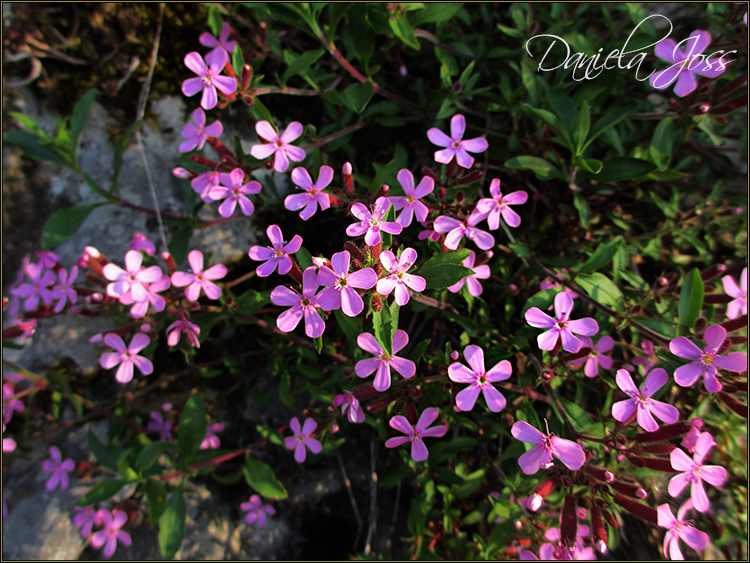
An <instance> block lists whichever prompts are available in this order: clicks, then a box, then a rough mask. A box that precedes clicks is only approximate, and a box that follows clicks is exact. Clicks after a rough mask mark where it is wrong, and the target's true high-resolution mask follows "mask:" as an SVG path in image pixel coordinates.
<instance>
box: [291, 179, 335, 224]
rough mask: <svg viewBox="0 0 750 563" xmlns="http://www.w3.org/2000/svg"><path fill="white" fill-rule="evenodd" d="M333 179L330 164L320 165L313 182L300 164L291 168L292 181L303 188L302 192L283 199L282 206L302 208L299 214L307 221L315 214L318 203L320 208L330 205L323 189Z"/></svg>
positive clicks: (326, 207) (293, 208)
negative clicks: (316, 177)
mask: <svg viewBox="0 0 750 563" xmlns="http://www.w3.org/2000/svg"><path fill="white" fill-rule="evenodd" d="M331 180H333V168H331V167H330V166H321V167H320V172H319V173H318V181H317V182H315V183H314V184H313V181H312V178H310V174H309V173H308V171H307V170H305V169H304V168H302V167H301V166H299V167H297V168H295V169H294V170H292V182H294V185H295V186H297V187H298V188H300V189H302V190H305V193H303V194H291V195H288V196H286V199H284V207H286V208H287V209H288V210H289V211H297V210H298V209H302V208H303V207H304V209H302V211H301V212H300V214H299V216H300V218H301V219H302V220H303V221H307V220H308V219H309V218H310V217H312V216H313V215H315V212H316V211H317V210H318V205H320V209H321V210H325V209H328V208H329V207H330V205H331V198H330V196H329V195H328V194H327V193H325V192H324V191H323V189H324V188H325V187H326V186H327V185H328V184H330V183H331Z"/></svg>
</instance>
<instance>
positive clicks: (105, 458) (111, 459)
mask: <svg viewBox="0 0 750 563" xmlns="http://www.w3.org/2000/svg"><path fill="white" fill-rule="evenodd" d="M88 444H89V450H90V451H91V453H92V454H93V455H94V458H95V459H96V461H98V462H99V463H101V464H102V465H103V466H104V467H106V468H107V469H111V470H112V471H117V462H118V461H119V460H120V457H122V455H123V454H124V453H125V449H124V448H121V447H120V446H115V445H108V444H104V443H102V442H101V441H100V440H99V438H97V437H96V434H94V432H93V431H92V430H91V429H90V428H89V433H88Z"/></svg>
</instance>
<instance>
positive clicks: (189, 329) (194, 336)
mask: <svg viewBox="0 0 750 563" xmlns="http://www.w3.org/2000/svg"><path fill="white" fill-rule="evenodd" d="M182 333H184V334H185V335H186V336H187V339H188V342H190V345H191V346H192V347H193V348H200V347H201V344H200V341H199V340H198V335H199V334H200V333H201V329H200V327H199V326H198V325H195V324H193V323H191V322H190V321H187V320H179V321H175V322H173V323H172V324H171V325H169V326H168V327H167V344H169V345H170V346H177V343H178V342H179V341H180V334H182Z"/></svg>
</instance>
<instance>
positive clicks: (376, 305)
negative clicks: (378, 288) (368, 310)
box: [370, 293, 383, 313]
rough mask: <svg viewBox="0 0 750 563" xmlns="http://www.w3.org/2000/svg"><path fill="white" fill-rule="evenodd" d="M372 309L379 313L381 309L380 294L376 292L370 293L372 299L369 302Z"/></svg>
mask: <svg viewBox="0 0 750 563" xmlns="http://www.w3.org/2000/svg"><path fill="white" fill-rule="evenodd" d="M370 304H371V306H372V310H373V311H375V312H376V313H379V312H380V311H382V310H383V301H382V300H381V299H380V295H378V294H377V293H373V294H372V301H371V302H370Z"/></svg>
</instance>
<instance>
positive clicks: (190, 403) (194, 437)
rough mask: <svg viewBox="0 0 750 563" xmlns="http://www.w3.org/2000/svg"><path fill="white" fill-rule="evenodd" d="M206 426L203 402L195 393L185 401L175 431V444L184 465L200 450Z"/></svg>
mask: <svg viewBox="0 0 750 563" xmlns="http://www.w3.org/2000/svg"><path fill="white" fill-rule="evenodd" d="M207 426H208V421H207V419H206V409H204V408H203V400H202V399H201V396H200V395H199V394H198V392H197V391H196V392H194V393H193V394H192V395H191V396H190V398H189V399H188V400H187V403H186V404H185V408H184V409H183V410H182V414H181V415H180V426H179V429H178V431H177V444H178V445H179V447H180V451H181V452H182V455H183V457H184V459H185V462H186V463H187V462H188V461H189V460H190V458H191V457H193V456H194V455H195V452H197V451H198V449H199V448H200V445H201V442H203V439H204V438H205V437H206V427H207Z"/></svg>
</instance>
